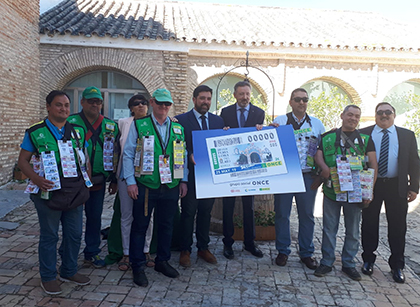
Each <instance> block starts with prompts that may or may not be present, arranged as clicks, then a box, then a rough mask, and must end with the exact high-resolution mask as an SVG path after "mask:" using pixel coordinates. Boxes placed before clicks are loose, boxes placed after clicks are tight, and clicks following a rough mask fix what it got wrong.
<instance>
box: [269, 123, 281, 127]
mask: <svg viewBox="0 0 420 307" xmlns="http://www.w3.org/2000/svg"><path fill="white" fill-rule="evenodd" d="M269 126H271V127H276V128H277V127H278V126H280V125H279V124H278V123H271V124H269Z"/></svg>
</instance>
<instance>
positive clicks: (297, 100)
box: [293, 97, 309, 103]
mask: <svg viewBox="0 0 420 307" xmlns="http://www.w3.org/2000/svg"><path fill="white" fill-rule="evenodd" d="M293 101H294V102H301V101H303V102H305V103H306V102H308V101H309V98H308V97H295V98H293Z"/></svg>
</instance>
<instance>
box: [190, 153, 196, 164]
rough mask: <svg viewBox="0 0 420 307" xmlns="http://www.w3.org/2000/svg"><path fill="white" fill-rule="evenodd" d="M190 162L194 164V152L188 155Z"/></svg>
mask: <svg viewBox="0 0 420 307" xmlns="http://www.w3.org/2000/svg"><path fill="white" fill-rule="evenodd" d="M190 162H191V163H192V164H193V165H195V160H194V154H191V155H190Z"/></svg>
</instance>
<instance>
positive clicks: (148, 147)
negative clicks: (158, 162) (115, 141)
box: [141, 135, 155, 175]
mask: <svg viewBox="0 0 420 307" xmlns="http://www.w3.org/2000/svg"><path fill="white" fill-rule="evenodd" d="M142 142H143V144H142V150H143V153H142V154H141V175H151V174H153V171H154V168H155V136H154V135H148V136H143V139H142Z"/></svg>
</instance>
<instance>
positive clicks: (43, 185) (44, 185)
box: [31, 175, 54, 192]
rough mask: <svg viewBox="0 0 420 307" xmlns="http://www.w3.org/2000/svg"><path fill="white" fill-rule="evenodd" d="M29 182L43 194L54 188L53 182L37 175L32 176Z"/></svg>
mask: <svg viewBox="0 0 420 307" xmlns="http://www.w3.org/2000/svg"><path fill="white" fill-rule="evenodd" d="M31 180H32V182H33V183H34V184H36V185H37V186H38V187H39V188H40V189H41V191H44V192H46V191H48V190H49V189H52V188H53V186H54V182H52V181H50V180H47V179H45V178H44V177H41V176H39V175H36V176H33V177H32V178H31Z"/></svg>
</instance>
